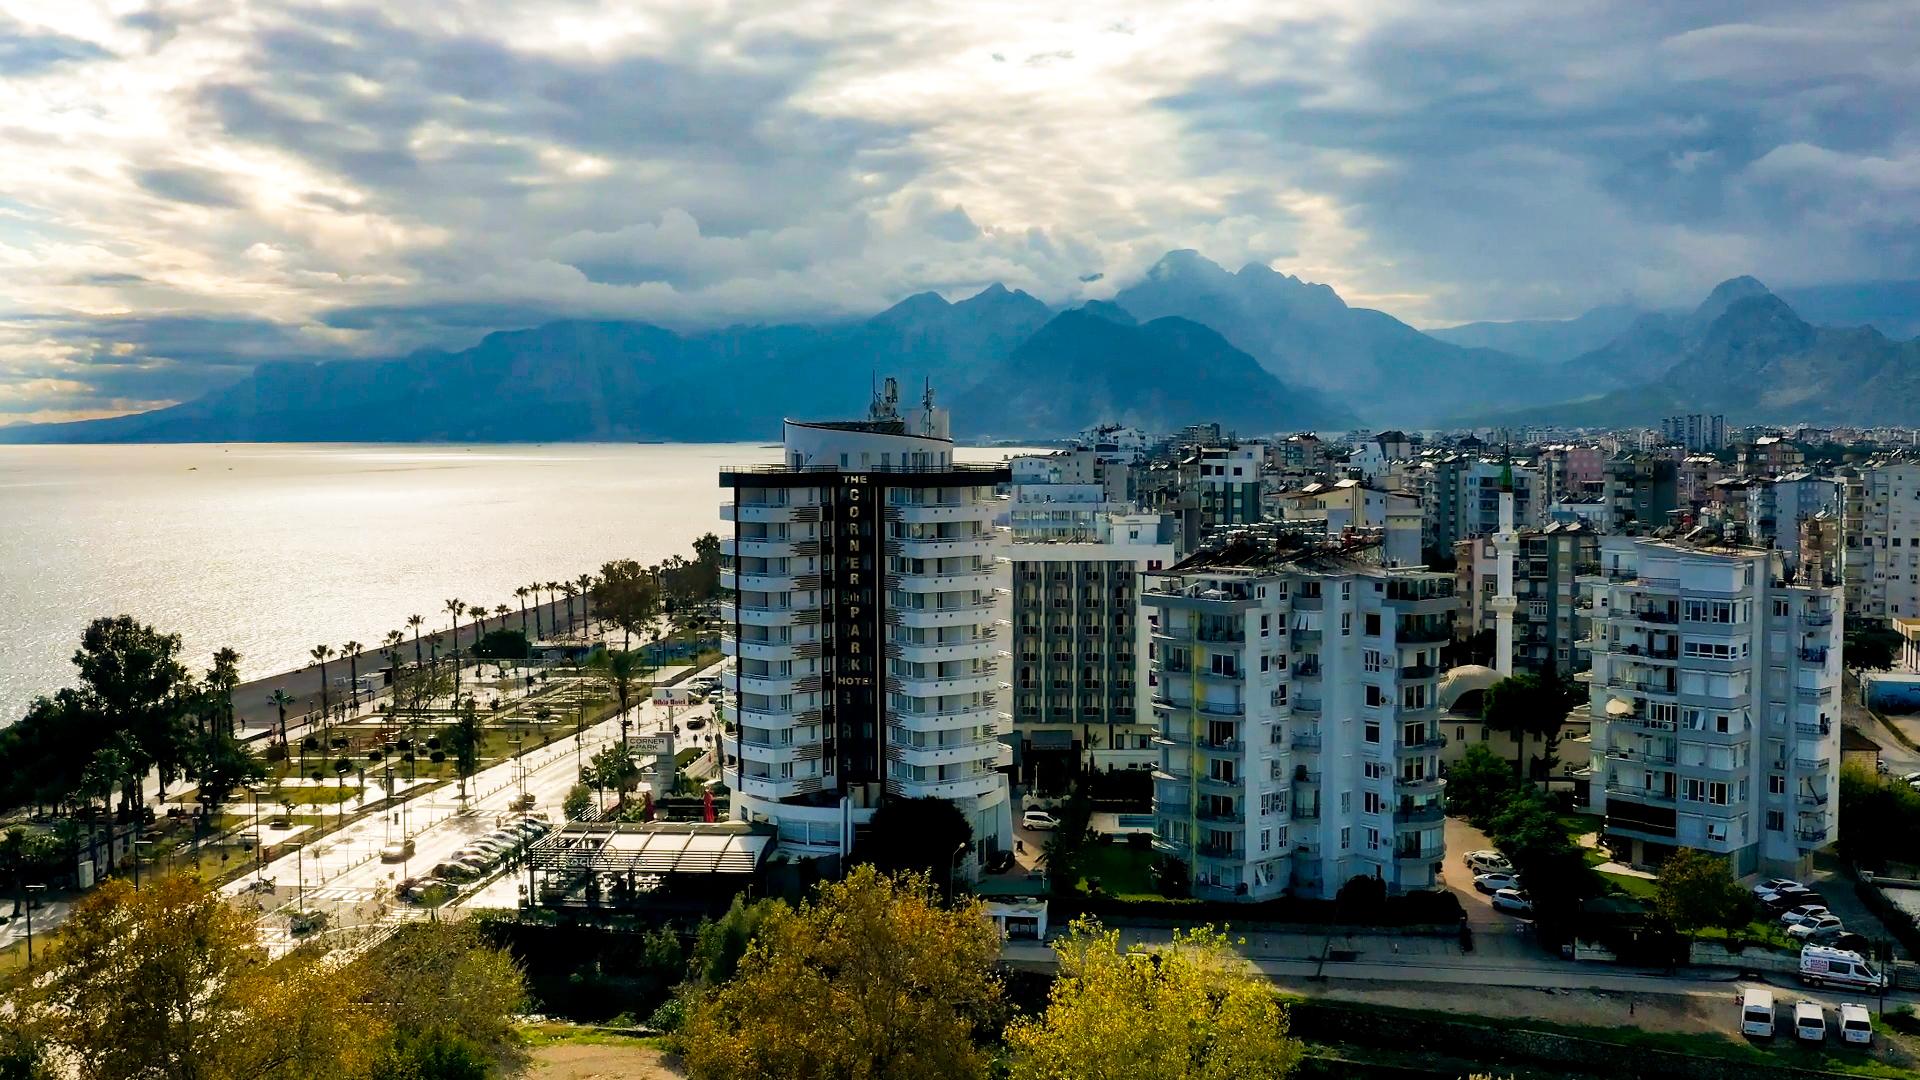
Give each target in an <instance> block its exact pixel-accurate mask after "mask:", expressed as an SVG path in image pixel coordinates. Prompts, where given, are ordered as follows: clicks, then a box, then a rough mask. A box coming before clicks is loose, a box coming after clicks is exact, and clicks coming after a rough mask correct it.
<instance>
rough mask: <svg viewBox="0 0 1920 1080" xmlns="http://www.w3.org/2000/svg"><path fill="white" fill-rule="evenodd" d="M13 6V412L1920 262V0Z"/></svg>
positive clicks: (6, 347) (1, 246)
mask: <svg viewBox="0 0 1920 1080" xmlns="http://www.w3.org/2000/svg"><path fill="white" fill-rule="evenodd" d="M37 17H38V18H40V19H41V20H42V21H41V22H40V23H36V24H34V25H26V24H24V23H21V22H9V21H5V20H4V19H0V191H4V192H6V196H5V197H4V198H0V389H4V391H5V393H6V395H7V396H6V397H5V398H4V399H3V400H5V401H6V402H7V403H8V404H7V405H6V406H5V409H6V410H7V411H8V415H22V414H27V413H30V412H38V413H48V412H50V411H53V410H60V411H64V412H80V411H85V410H108V409H111V408H112V407H113V403H115V402H120V403H125V402H152V401H165V400H180V399H183V398H186V397H191V396H192V395H194V394H197V393H201V392H204V391H205V390H206V389H207V388H209V387H213V386H218V385H222V384H223V383H224V382H227V381H231V380H232V379H234V378H237V377H239V375H240V374H242V373H244V371H246V370H247V368H248V367H249V366H250V365H252V364H255V363H258V362H259V361H260V360H263V359H270V358H275V357H318V356H379V355H393V354H397V353H404V352H408V351H410V350H414V349H419V348H457V347H461V346H464V345H467V344H470V343H472V342H473V341H474V340H477V339H478V338H479V337H480V336H481V335H483V334H484V333H486V332H488V331H490V330H493V329H499V328H507V327H514V326H522V325H527V324H530V323H534V322H538V321H542V320H546V319H552V318H563V317H590V318H636V319H648V320H653V321H657V322H661V323H663V324H666V325H670V326H674V327H676V328H698V327H702V326H708V325H713V324H715V323H721V322H728V321H736V320H767V321H776V320H790V319H813V318H826V317H840V316H845V315H852V314H860V313H865V312H871V311H874V310H877V309H879V308H880V307H883V306H885V305H886V304H888V303H891V302H892V301H894V300H897V299H899V298H901V297H902V296H905V295H908V294H910V293H914V292H918V291H922V290H928V289H932V290H937V291H942V292H945V293H948V294H950V295H951V294H957V293H962V292H971V291H975V290H977V289H979V288H980V287H982V286H984V285H986V284H988V283H990V282H993V281H1002V282H1004V283H1005V284H1007V285H1008V286H1009V287H1017V288H1023V289H1026V290H1028V291H1029V292H1033V293H1034V294H1036V295H1038V296H1041V297H1043V298H1045V299H1046V300H1048V301H1050V302H1054V303H1061V304H1068V303H1078V302H1081V301H1083V300H1085V299H1089V298H1099V297H1102V296H1107V295H1111V293H1112V291H1113V290H1115V289H1116V288H1119V287H1121V286H1124V285H1125V284H1127V283H1129V282H1130V281H1131V280H1132V279H1133V278H1134V277H1135V276H1137V275H1138V274H1139V273H1140V272H1141V271H1142V270H1143V269H1144V268H1145V267H1147V266H1148V265H1150V264H1151V263H1152V262H1153V261H1154V260H1155V259H1156V258H1158V257H1159V256H1160V255H1161V254H1162V253H1164V252H1165V251H1167V250H1169V249H1174V248H1195V249H1198V250H1200V251H1203V252H1205V253H1206V254H1207V255H1208V256H1210V257H1212V258H1214V259H1216V260H1218V261H1220V262H1222V263H1224V264H1226V265H1239V264H1241V263H1245V262H1262V263H1267V262H1271V263H1272V264H1273V265H1275V266H1276V267H1278V268H1281V269H1285V270H1287V271H1289V272H1292V273H1296V274H1299V275H1301V276H1303V277H1306V278H1308V279H1310V280H1317V281H1325V282H1328V283H1330V284H1332V285H1334V286H1335V287H1336V288H1338V289H1339V290H1340V291H1341V292H1342V294H1343V295H1345V296H1347V297H1348V299H1350V300H1352V301H1354V302H1356V303H1375V304H1379V305H1381V306H1385V307H1387V308H1388V309H1389V310H1392V311H1393V312H1394V313H1395V314H1398V315H1401V316H1403V317H1406V318H1410V319H1414V320H1416V321H1421V322H1441V321H1452V320H1457V319H1466V318H1476V317H1521V316H1543V315H1566V314H1572V313H1575V312H1577V311H1579V310H1580V309H1582V308H1583V307H1585V306H1588V305H1589V304H1591V303H1594V302H1596V301H1600V300H1607V299H1612V298H1616V297H1618V296H1620V295H1622V294H1626V293H1631V294H1634V295H1637V296H1639V297H1641V298H1642V299H1644V300H1648V301H1651V302H1659V303H1669V302H1671V303H1685V302H1690V301H1692V300H1694V299H1697V297H1698V295H1700V294H1701V293H1703V292H1704V290H1705V289H1706V288H1707V287H1709V286H1710V285H1711V284H1712V283H1713V282H1714V281H1716V280H1718V279H1720V278H1723V277H1727V276H1730V275H1732V274H1735V273H1754V274H1756V275H1758V276H1760V277H1761V278H1763V279H1765V280H1767V281H1769V282H1772V283H1775V284H1777V285H1781V286H1789V285H1804V284H1817V283H1821V282H1830V281H1841V280H1858V279H1861V278H1871V277H1887V278H1893V277H1920V226H1917V225H1916V223H1917V222H1920V194H1917V193H1916V190H1915V185H1914V182H1913V180H1912V178H1913V177H1914V176H1916V175H1920V168H1916V166H1920V127H1917V123H1920V122H1916V120H1915V119H1914V116H1913V113H1912V110H1911V109H1910V108H1909V107H1908V103H1909V102H1911V101H1914V100H1917V99H1920V72H1916V69H1915V66H1914V65H1913V64H1912V63H1911V57H1912V55H1914V53H1915V52H1916V51H1920V29H1916V26H1915V24H1914V21H1913V20H1912V19H1911V12H1910V10H1909V9H1908V7H1907V6H1906V5H1901V4H1897V3H1881V2H1876V0H1843V2H1839V3H1836V4H1833V5H1826V6H1823V7H1820V8H1810V7H1808V6H1807V5H1804V4H1800V3H1788V2H1785V0H1758V2H1751V3H1739V4H1735V3H1732V2H1731V0H1710V2H1708V3H1706V4H1695V5H1680V6H1677V7H1675V6H1672V5H1668V6H1664V7H1663V6H1659V5H1654V6H1648V5H1643V4H1632V3H1628V2H1626V0H1609V2H1600V0H1574V2H1572V3H1564V2H1563V3H1551V4H1550V3H1547V2H1546V0H1514V2H1511V3H1503V4H1490V5H1453V6H1443V7H1438V8H1436V7H1434V6H1432V5H1415V4H1410V3H1405V2H1388V3H1382V4H1376V5H1352V4H1340V3H1335V2H1334V0H1286V2H1283V3H1273V2H1269V0H1211V2H1207V0H1154V2H1147V0H1119V2H1117V3H1115V4H1109V5H1105V6H1103V7H1101V8H1100V10H1099V11H1098V12H1084V13H1083V12H1079V11H1072V10H1065V9H1061V10H1053V9H1044V8H1040V9H1037V8H1035V7H1034V6H1033V5H1031V4H1014V3H1010V2H1004V0H976V2H971V3H966V4H961V3H957V2H950V0H935V2H932V3H928V4H916V5H904V4H885V3H883V4H872V3H855V2H853V0H798V2H794V0H741V2H740V3H737V4H732V5H726V6H724V7H716V6H714V5H711V4H703V3H698V2H695V0H661V2H659V3H655V4H647V5H641V6H638V7H636V6H633V5H614V4H606V3H600V2H595V0H531V2H525V3H511V4H510V3H506V2H505V0H457V2H455V3H452V4H446V5H432V6H420V5H376V4H372V3H370V2H366V0H342V2H340V3H332V4H326V5H311V6H308V5H303V4H293V5H222V4H211V3H208V4H200V3H187V4H172V3H169V4H151V5H148V6H145V7H141V6H139V5H137V4H136V5H132V9H131V10H124V9H123V10H118V11H117V12H116V13H115V14H113V15H111V16H109V15H105V14H101V13H99V12H97V11H95V10H93V9H89V8H86V7H84V6H79V7H72V8H59V7H53V8H47V9H45V10H44V11H43V12H42V13H41V14H40V15H39V16H37Z"/></svg>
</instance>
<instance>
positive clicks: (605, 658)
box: [588, 649, 640, 742]
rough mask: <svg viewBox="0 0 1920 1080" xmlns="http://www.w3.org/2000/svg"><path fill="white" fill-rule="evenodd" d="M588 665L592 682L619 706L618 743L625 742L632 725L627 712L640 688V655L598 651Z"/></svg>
mask: <svg viewBox="0 0 1920 1080" xmlns="http://www.w3.org/2000/svg"><path fill="white" fill-rule="evenodd" d="M588 664H589V667H590V669H591V670H592V672H593V678H594V681H595V682H596V683H598V684H599V685H600V686H601V687H603V688H605V689H606V690H607V691H609V692H611V693H612V694H613V698H614V701H615V703H616V704H618V705H619V706H620V741H621V742H625V741H626V739H627V729H628V728H629V727H631V726H632V723H633V722H632V720H631V719H630V718H629V717H628V716H627V712H628V710H630V709H632V707H633V695H634V692H635V691H636V690H638V689H639V688H640V654H638V653H632V652H623V651H620V650H618V649H600V650H598V651H596V652H595V653H594V654H593V659H592V660H590V661H588Z"/></svg>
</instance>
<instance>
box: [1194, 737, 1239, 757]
mask: <svg viewBox="0 0 1920 1080" xmlns="http://www.w3.org/2000/svg"><path fill="white" fill-rule="evenodd" d="M1193 748H1194V749H1196V750H1198V751H1200V752H1201V753H1203V754H1213V755H1215V756H1216V757H1238V756H1239V755H1241V754H1244V753H1246V751H1247V744H1246V743H1244V742H1241V741H1240V740H1239V739H1209V738H1206V737H1205V736H1202V737H1201V738H1198V739H1195V740H1194V743H1193Z"/></svg>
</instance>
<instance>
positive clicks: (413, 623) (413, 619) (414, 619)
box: [407, 615, 427, 667]
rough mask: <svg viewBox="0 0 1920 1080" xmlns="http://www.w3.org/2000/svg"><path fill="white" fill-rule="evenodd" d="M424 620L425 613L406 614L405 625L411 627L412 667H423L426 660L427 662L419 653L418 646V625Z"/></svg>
mask: <svg viewBox="0 0 1920 1080" xmlns="http://www.w3.org/2000/svg"><path fill="white" fill-rule="evenodd" d="M426 621H427V617H426V616H425V615H409V616H407V625H408V626H410V627H412V628H413V666H414V667H423V666H425V665H426V662H427V661H426V659H425V658H424V657H423V656H422V655H421V648H420V627H421V626H422V625H424V624H425V623H426Z"/></svg>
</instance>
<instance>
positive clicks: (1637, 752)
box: [1595, 746, 1674, 765]
mask: <svg viewBox="0 0 1920 1080" xmlns="http://www.w3.org/2000/svg"><path fill="white" fill-rule="evenodd" d="M1595 752H1596V753H1601V754H1605V755H1606V756H1607V757H1610V758H1613V759H1615V760H1617V761H1626V762H1632V763H1636V764H1645V765H1672V764H1673V761H1674V757H1673V751H1671V750H1649V749H1643V748H1641V747H1636V746H1609V747H1607V748H1606V749H1604V750H1597V751H1595Z"/></svg>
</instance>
